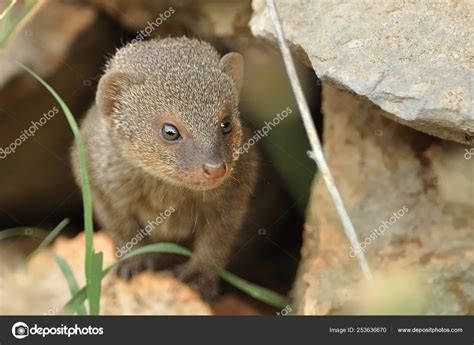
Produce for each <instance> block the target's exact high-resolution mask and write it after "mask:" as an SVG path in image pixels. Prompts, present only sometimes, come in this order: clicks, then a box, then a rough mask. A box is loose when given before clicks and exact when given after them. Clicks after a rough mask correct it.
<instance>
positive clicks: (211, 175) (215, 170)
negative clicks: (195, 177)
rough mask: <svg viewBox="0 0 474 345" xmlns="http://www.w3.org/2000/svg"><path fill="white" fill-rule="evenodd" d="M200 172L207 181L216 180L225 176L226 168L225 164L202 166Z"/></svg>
mask: <svg viewBox="0 0 474 345" xmlns="http://www.w3.org/2000/svg"><path fill="white" fill-rule="evenodd" d="M202 172H203V174H204V177H205V178H207V179H209V180H217V179H218V178H221V177H222V176H224V175H225V172H226V166H225V163H220V164H203V165H202Z"/></svg>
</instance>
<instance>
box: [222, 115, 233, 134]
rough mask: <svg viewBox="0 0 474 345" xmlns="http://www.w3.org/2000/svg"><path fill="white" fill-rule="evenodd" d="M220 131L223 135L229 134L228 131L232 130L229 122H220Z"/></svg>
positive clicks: (225, 120)
mask: <svg viewBox="0 0 474 345" xmlns="http://www.w3.org/2000/svg"><path fill="white" fill-rule="evenodd" d="M221 129H222V133H224V134H228V133H230V131H231V130H232V125H231V123H230V121H229V120H227V119H224V120H223V121H222V122H221Z"/></svg>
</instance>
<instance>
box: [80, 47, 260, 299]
mask: <svg viewBox="0 0 474 345" xmlns="http://www.w3.org/2000/svg"><path fill="white" fill-rule="evenodd" d="M234 54H235V53H234ZM235 55H237V54H235ZM234 57H235V56H234ZM237 60H239V59H237ZM222 61H224V60H223V59H221V58H220V57H219V55H218V54H217V52H216V51H215V50H214V48H212V47H211V46H210V45H209V44H207V43H204V42H200V41H197V40H191V39H187V38H179V39H175V38H174V39H173V38H168V39H163V40H152V41H146V42H139V43H135V44H129V45H127V46H126V47H124V48H122V49H120V50H118V51H117V53H116V55H115V56H114V57H113V58H112V60H111V61H110V62H109V63H108V65H107V69H106V72H105V74H104V76H103V77H102V79H101V81H100V83H99V87H98V92H97V100H96V104H95V105H94V106H93V107H92V108H91V109H90V111H89V113H88V114H87V117H86V119H85V121H84V122H83V123H82V126H81V133H82V136H83V139H84V142H85V146H86V151H87V159H88V168H89V174H90V182H91V186H92V193H93V203H94V210H95V214H96V216H97V218H98V220H99V221H100V223H101V224H102V225H103V226H104V227H105V229H107V230H108V231H109V232H110V234H111V235H112V237H113V238H114V240H115V242H116V244H117V246H118V247H120V246H122V245H124V244H125V243H126V242H127V241H129V240H130V238H131V237H132V236H134V235H135V234H136V232H137V230H139V229H141V228H143V227H144V226H145V225H146V223H147V221H148V220H154V219H155V218H156V217H157V216H158V215H159V214H160V212H163V211H165V210H166V209H168V208H169V207H170V206H172V207H173V208H174V209H175V210H176V211H175V212H174V213H173V214H172V215H170V216H169V217H168V218H167V219H166V220H165V221H164V222H163V223H162V224H161V225H159V226H158V227H157V228H156V229H154V230H153V232H152V233H151V235H150V236H149V237H147V238H146V239H144V240H142V241H140V242H139V243H138V245H137V246H136V247H138V246H142V245H146V244H149V243H154V242H163V241H166V242H176V243H180V244H189V245H190V248H191V249H192V250H193V251H194V252H195V253H196V254H197V255H198V256H201V257H204V258H207V259H209V260H211V261H212V262H214V263H215V264H217V265H219V266H225V265H226V263H227V261H228V259H229V255H230V254H231V252H232V248H233V245H234V244H235V243H236V240H237V238H238V237H239V235H238V234H239V231H241V230H242V224H243V220H244V218H245V215H246V214H247V211H248V208H249V200H250V198H251V196H252V193H253V191H254V190H255V188H256V183H257V174H258V165H259V154H258V152H257V151H256V149H255V148H252V149H251V150H250V152H248V153H246V154H243V155H240V157H238V158H237V159H236V158H233V156H232V152H233V149H235V148H238V147H240V145H241V144H242V143H243V142H245V141H246V140H247V138H248V137H249V135H251V133H250V132H249V131H248V130H247V129H245V127H244V125H243V124H242V121H241V119H240V115H239V111H238V102H239V96H238V94H239V91H240V90H239V88H240V85H241V80H239V78H241V75H240V76H239V75H236V74H234V72H233V70H232V68H230V69H229V68H228V67H229V66H228V65H225V63H223V62H222ZM228 61H230V62H231V63H234V62H235V59H233V58H230V59H228ZM237 62H238V61H237ZM235 66H236V65H231V66H230V67H235ZM237 67H239V65H238V63H237ZM236 73H237V74H238V71H237V72H236ZM233 74H234V75H233ZM107 112H108V113H107ZM222 113H225V114H227V115H228V116H230V118H231V119H232V126H233V128H232V132H231V133H230V134H229V135H228V136H227V137H224V136H223V134H222V132H221V131H220V127H219V125H220V121H221V117H220V116H221V115H222ZM163 119H173V120H176V121H178V123H180V124H181V125H182V126H184V127H185V130H186V131H187V132H189V138H190V139H187V140H186V141H183V143H180V144H178V145H166V144H163V143H162V142H161V141H160V139H159V138H158V131H159V129H160V128H161V127H160V126H161V124H162V121H165V120H163ZM160 121H161V122H160ZM216 159H219V160H224V161H225V162H227V164H228V166H229V170H230V173H229V174H228V176H226V177H225V178H224V179H222V180H223V181H222V182H219V183H217V182H214V181H212V183H213V184H210V183H211V182H209V181H203V178H202V174H201V170H200V169H201V167H202V164H203V163H204V162H207V161H215V160H216ZM72 160H73V164H74V170H75V175H76V179H77V180H78V182H79V181H80V173H79V164H78V156H77V152H76V150H75V149H73V152H72ZM134 249H135V248H134ZM160 260H165V258H163V257H159V256H153V257H151V256H149V257H143V256H140V257H138V258H136V259H132V260H129V261H128V262H127V263H126V264H124V265H122V266H121V268H120V269H119V273H120V274H121V275H124V276H130V275H133V274H135V273H136V272H138V271H139V270H140V269H143V268H144V267H145V266H146V265H147V264H148V263H150V261H151V262H153V265H154V266H155V267H156V266H158V267H161V265H160ZM179 272H180V277H181V278H182V279H184V280H185V281H187V282H188V283H190V284H191V285H192V286H193V287H194V288H196V289H198V290H199V291H200V292H201V293H202V294H203V295H204V296H205V297H209V298H212V297H214V296H215V295H216V293H217V289H218V284H217V282H218V280H217V277H216V275H215V274H214V273H213V272H211V271H210V270H208V269H206V268H205V267H204V266H202V265H201V264H199V263H197V262H196V261H195V260H189V261H188V262H186V263H185V264H183V265H181V267H180V269H179Z"/></svg>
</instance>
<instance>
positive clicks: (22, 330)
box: [12, 322, 30, 339]
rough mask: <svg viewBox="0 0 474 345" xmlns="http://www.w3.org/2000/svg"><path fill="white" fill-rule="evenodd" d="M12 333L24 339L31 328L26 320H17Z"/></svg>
mask: <svg viewBox="0 0 474 345" xmlns="http://www.w3.org/2000/svg"><path fill="white" fill-rule="evenodd" d="M12 334H13V336H14V337H15V338H17V339H23V338H26V337H27V336H28V335H29V334H30V328H29V327H28V325H27V324H26V323H24V322H17V323H15V324H14V325H13V326H12Z"/></svg>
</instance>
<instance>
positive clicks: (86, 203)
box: [17, 62, 102, 310]
mask: <svg viewBox="0 0 474 345" xmlns="http://www.w3.org/2000/svg"><path fill="white" fill-rule="evenodd" d="M17 63H18V64H19V65H20V66H21V67H22V68H23V69H25V70H26V71H27V72H28V73H29V74H31V75H32V76H33V77H34V78H35V79H36V80H38V81H39V82H40V83H41V84H42V85H43V86H44V87H45V88H46V89H47V90H48V91H49V92H50V93H51V95H52V96H53V97H54V98H55V99H56V101H57V102H58V103H59V105H60V106H61V109H62V110H63V112H64V114H65V115H66V119H67V121H68V123H69V126H70V127H71V130H72V132H73V134H74V138H75V141H76V145H77V149H78V152H79V161H80V167H81V169H80V170H81V182H82V201H83V208H84V228H85V229H84V230H85V233H86V248H85V272H86V286H87V296H88V300H89V310H97V308H99V306H98V305H91V303H93V302H92V301H97V295H98V294H99V295H100V281H99V282H97V281H95V280H94V279H96V278H97V277H98V275H97V274H95V273H94V272H95V270H96V269H97V268H96V267H94V266H93V265H94V262H95V263H98V262H99V260H97V259H94V236H93V235H94V232H93V222H92V197H91V189H90V184H89V174H88V172H87V159H86V152H85V148H84V144H83V142H82V138H81V134H80V132H79V127H78V125H77V123H76V120H75V119H74V116H73V115H72V112H71V110H70V109H69V107H68V106H67V105H66V103H65V102H64V101H63V100H62V98H61V97H60V96H59V95H58V93H57V92H56V91H55V90H54V89H53V88H52V87H51V86H50V85H49V84H48V83H46V82H45V81H44V80H43V78H41V77H40V76H39V75H37V74H36V73H35V72H33V71H32V70H31V69H29V68H28V67H27V66H25V65H23V64H22V63H20V62H17ZM94 260H95V261H94ZM101 269H102V268H101ZM93 289H96V290H93ZM97 289H99V292H98V291H97Z"/></svg>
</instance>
